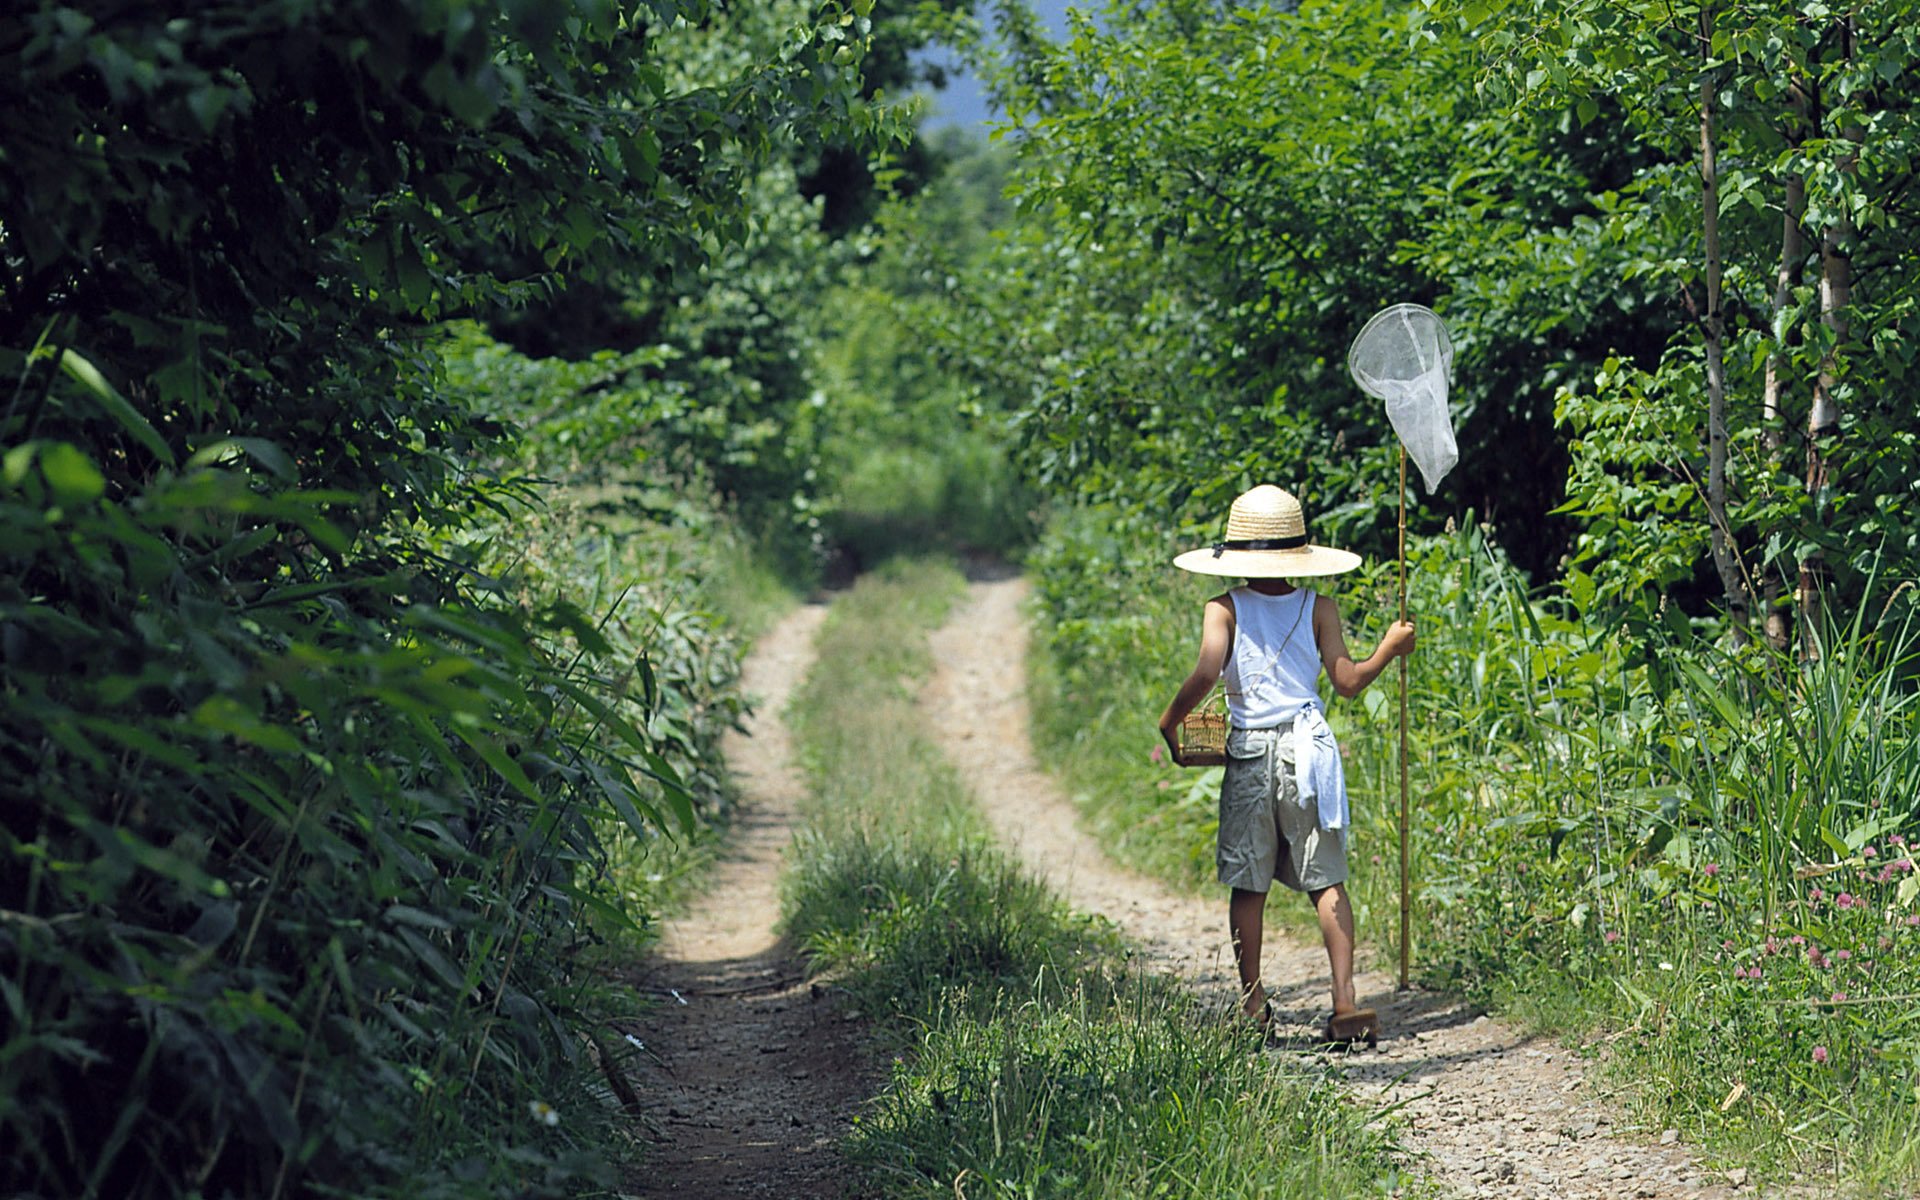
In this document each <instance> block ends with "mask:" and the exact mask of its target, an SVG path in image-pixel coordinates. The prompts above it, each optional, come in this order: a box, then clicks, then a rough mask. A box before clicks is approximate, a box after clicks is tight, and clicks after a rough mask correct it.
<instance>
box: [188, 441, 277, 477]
mask: <svg viewBox="0 0 1920 1200" xmlns="http://www.w3.org/2000/svg"><path fill="white" fill-rule="evenodd" d="M242 454H244V455H246V456H247V457H249V458H251V459H253V460H254V461H255V462H257V463H259V464H260V465H261V466H262V467H265V468H266V469H267V470H268V471H270V472H272V473H273V475H275V476H276V477H278V478H280V479H283V480H285V481H287V482H289V483H291V482H293V479H294V469H293V460H292V459H291V458H288V457H287V452H286V451H284V450H282V449H281V448H280V447H278V446H276V445H274V444H273V443H272V442H270V441H268V440H267V439H265V438H255V437H228V438H221V439H220V440H219V441H217V442H212V443H210V444H208V445H205V446H202V447H201V448H200V449H198V450H195V451H194V452H193V454H192V455H191V456H189V457H188V459H187V469H188V470H192V469H193V468H195V467H204V466H206V465H207V464H209V463H217V462H231V461H233V460H234V459H235V458H237V457H239V456H241V455H242Z"/></svg>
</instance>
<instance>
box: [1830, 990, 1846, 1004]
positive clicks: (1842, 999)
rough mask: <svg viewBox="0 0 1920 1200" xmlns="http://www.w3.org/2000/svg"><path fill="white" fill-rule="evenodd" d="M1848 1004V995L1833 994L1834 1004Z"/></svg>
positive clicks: (1843, 993)
mask: <svg viewBox="0 0 1920 1200" xmlns="http://www.w3.org/2000/svg"><path fill="white" fill-rule="evenodd" d="M1846 1002H1847V994H1846V993H1845V992H1835V993H1834V994H1833V1003H1835V1004H1845V1003H1846Z"/></svg>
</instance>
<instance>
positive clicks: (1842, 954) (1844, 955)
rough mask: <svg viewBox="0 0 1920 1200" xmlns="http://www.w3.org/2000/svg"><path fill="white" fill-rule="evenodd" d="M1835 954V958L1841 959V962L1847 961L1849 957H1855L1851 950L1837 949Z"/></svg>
mask: <svg viewBox="0 0 1920 1200" xmlns="http://www.w3.org/2000/svg"><path fill="white" fill-rule="evenodd" d="M1833 956H1834V957H1835V958H1837V959H1839V960H1840V961H1841V962H1845V961H1847V960H1848V959H1850V958H1852V957H1853V951H1851V950H1835V951H1834V952H1833Z"/></svg>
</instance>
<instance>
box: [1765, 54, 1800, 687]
mask: <svg viewBox="0 0 1920 1200" xmlns="http://www.w3.org/2000/svg"><path fill="white" fill-rule="evenodd" d="M1793 108H1794V114H1793V128H1794V133H1793V135H1792V137H1791V140H1792V142H1793V144H1794V146H1795V147H1796V148H1798V146H1799V141H1800V136H1799V135H1800V131H1801V130H1803V129H1805V116H1806V95H1805V93H1804V92H1802V91H1800V90H1799V89H1797V88H1796V89H1795V91H1794V96H1793ZM1806 209H1807V177H1806V176H1805V175H1803V174H1801V173H1800V172H1799V171H1797V170H1796V171H1794V172H1793V173H1792V174H1790V175H1788V176H1787V178H1786V187H1785V195H1784V196H1783V199H1782V204H1781V218H1780V266H1779V269H1778V270H1777V271H1776V272H1775V273H1774V277H1773V308H1772V311H1771V312H1770V313H1769V314H1768V316H1769V317H1770V318H1771V325H1772V329H1773V350H1772V352H1771V353H1769V354H1768V355H1767V375H1766V382H1765V383H1764V384H1763V385H1762V388H1761V393H1760V422H1761V426H1762V428H1763V430H1764V433H1763V434H1762V436H1763V437H1764V439H1765V444H1766V452H1767V479H1768V485H1767V486H1768V488H1769V490H1771V488H1772V486H1773V483H1772V481H1773V480H1776V479H1778V478H1779V477H1780V467H1781V464H1782V461H1783V460H1784V458H1785V447H1786V435H1787V422H1786V414H1785V412H1784V411H1782V407H1781V403H1780V402H1781V397H1782V394H1783V392H1784V390H1785V386H1786V378H1787V374H1788V372H1789V370H1790V369H1791V365H1790V363H1789V361H1788V360H1789V355H1788V352H1787V346H1788V337H1789V330H1788V328H1787V319H1786V313H1787V309H1788V307H1789V306H1790V305H1791V304H1792V303H1793V293H1794V290H1795V289H1797V288H1798V287H1799V286H1800V277H1801V268H1802V266H1803V264H1804V263H1805V261H1806V256H1807V244H1806V243H1807V239H1806V236H1805V235H1804V234H1803V233H1802V232H1801V229H1800V215H1801V214H1802V213H1804V212H1805V211H1806ZM1761 589H1762V593H1763V599H1764V603H1765V606H1766V613H1765V621H1766V638H1767V644H1768V645H1769V646H1771V647H1773V648H1774V649H1775V650H1785V649H1786V648H1787V647H1788V646H1790V645H1792V644H1793V613H1792V610H1791V609H1790V608H1789V607H1788V604H1787V594H1786V593H1787V587H1786V579H1785V577H1784V576H1783V575H1782V574H1781V570H1780V568H1779V567H1778V566H1777V565H1775V564H1763V565H1762V568H1761Z"/></svg>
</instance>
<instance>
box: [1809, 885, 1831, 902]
mask: <svg viewBox="0 0 1920 1200" xmlns="http://www.w3.org/2000/svg"><path fill="white" fill-rule="evenodd" d="M1826 898H1827V894H1826V892H1824V891H1822V890H1821V889H1819V888H1814V889H1813V890H1812V891H1810V892H1808V893H1807V899H1809V900H1811V901H1813V902H1814V903H1815V904H1818V903H1820V902H1821V901H1822V900H1825V899H1826Z"/></svg>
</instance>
